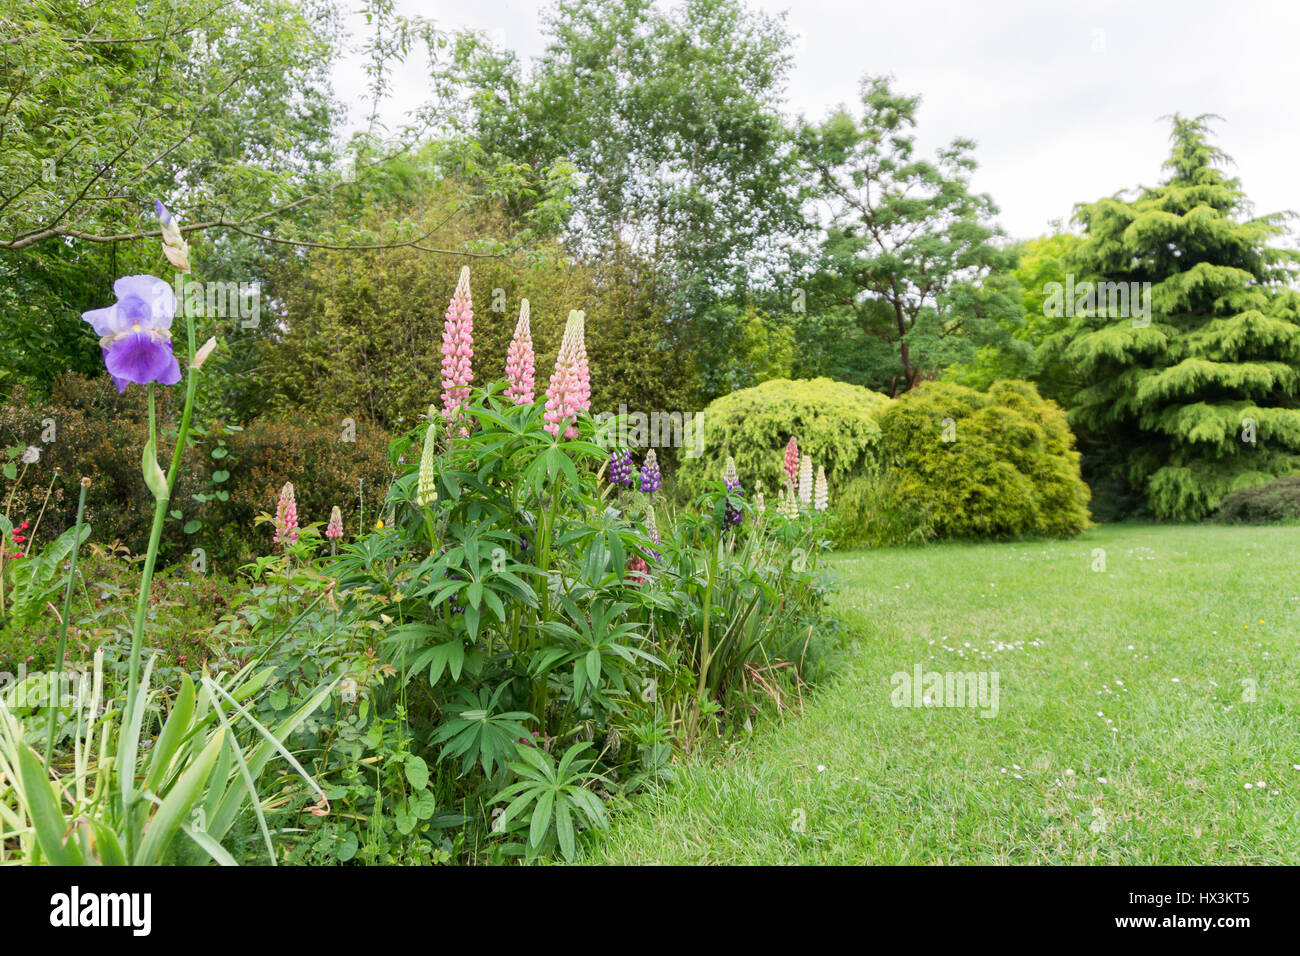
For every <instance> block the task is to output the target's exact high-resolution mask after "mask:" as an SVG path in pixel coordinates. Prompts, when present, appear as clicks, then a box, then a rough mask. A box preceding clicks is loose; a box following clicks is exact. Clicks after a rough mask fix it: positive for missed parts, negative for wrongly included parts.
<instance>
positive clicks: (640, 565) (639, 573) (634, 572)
mask: <svg viewBox="0 0 1300 956" xmlns="http://www.w3.org/2000/svg"><path fill="white" fill-rule="evenodd" d="M649 570H650V566H649V565H648V564H646V563H645V559H644V558H642V557H641V556H640V555H639V554H634V555H633V556H632V558H631V560H629V561H628V563H627V583H628V584H630V585H631V586H632V587H634V588H635V587H640V586H641V585H642V584H644V583H645V582H646V581H648V580H650V575H649V574H647V573H646V572H647V571H649Z"/></svg>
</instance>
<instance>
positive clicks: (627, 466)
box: [608, 448, 632, 485]
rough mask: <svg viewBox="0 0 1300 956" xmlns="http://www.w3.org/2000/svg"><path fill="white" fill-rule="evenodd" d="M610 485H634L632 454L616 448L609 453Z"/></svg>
mask: <svg viewBox="0 0 1300 956" xmlns="http://www.w3.org/2000/svg"><path fill="white" fill-rule="evenodd" d="M608 478H609V483H610V484H611V485H630V484H632V453H631V452H629V451H623V450H621V449H618V448H615V449H614V450H613V451H612V452H610V453H609V472H608Z"/></svg>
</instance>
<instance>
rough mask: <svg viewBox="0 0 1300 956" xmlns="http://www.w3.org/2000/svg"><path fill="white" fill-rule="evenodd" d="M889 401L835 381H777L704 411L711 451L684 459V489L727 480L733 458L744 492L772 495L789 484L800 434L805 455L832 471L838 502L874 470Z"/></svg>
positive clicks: (699, 488) (833, 492)
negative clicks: (791, 447)
mask: <svg viewBox="0 0 1300 956" xmlns="http://www.w3.org/2000/svg"><path fill="white" fill-rule="evenodd" d="M888 403H889V399H888V398H887V397H885V396H884V395H881V394H880V393H879V392H873V391H871V390H870V389H867V388H862V387H861V386H860V385H849V384H847V383H845V382H836V381H832V380H831V379H829V378H814V379H793V380H792V379H788V378H777V379H772V380H770V381H767V382H763V383H762V384H761V385H756V386H755V387H753V388H744V389H741V390H740V391H737V392H732V393H731V394H730V395H724V396H723V397H722V398H719V399H717V400H716V401H714V402H713V403H712V404H710V405H709V406H708V407H707V408H705V410H704V412H703V415H704V448H703V454H702V455H700V457H698V458H689V457H686V456H685V454H684V452H685V451H686V449H683V450H682V452H683V453H682V454H679V459H680V461H681V467H680V468H679V470H678V472H677V482H678V487H679V489H680V491H681V492H682V493H683V494H685V495H687V496H694V495H697V494H699V493H700V492H701V491H702V490H703V489H704V488H705V487H706V482H708V481H716V480H718V479H719V478H721V477H722V468H723V464H724V462H725V461H726V458H727V456H728V455H731V456H732V457H734V458H735V459H736V469H737V471H738V472H739V473H740V480H741V482H742V484H743V485H744V487H745V488H746V489H747V490H748V491H750V492H752V491H753V490H754V489H755V486H756V485H757V484H759V483H761V484H762V486H763V489H764V491H765V492H766V494H767V495H768V496H769V497H772V495H773V492H775V491H776V490H777V489H779V488H780V487H781V486H782V485H783V484H784V483H785V473H784V471H783V470H782V461H783V455H784V453H785V446H786V443H787V442H788V441H789V440H790V436H792V435H793V436H794V437H795V438H796V440H797V441H798V444H799V453H800V454H801V455H811V456H812V458H813V461H814V462H816V463H817V464H818V465H822V466H824V467H825V469H826V480H827V483H828V485H829V486H830V496H831V501H832V502H834V501H835V500H836V498H837V496H838V494H839V492H840V489H842V488H843V487H844V486H845V485H846V484H847V482H848V480H849V479H850V478H851V477H853V476H854V475H859V474H863V473H864V472H866V471H868V470H870V469H871V468H872V467H873V465H874V455H873V449H874V448H875V446H876V443H877V442H878V441H879V438H880V426H879V425H877V424H876V421H875V417H874V416H875V413H876V412H877V411H878V410H879V409H880V408H882V407H883V406H885V405H887V404H888Z"/></svg>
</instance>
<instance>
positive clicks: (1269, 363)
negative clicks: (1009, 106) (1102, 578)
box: [1044, 116, 1300, 521]
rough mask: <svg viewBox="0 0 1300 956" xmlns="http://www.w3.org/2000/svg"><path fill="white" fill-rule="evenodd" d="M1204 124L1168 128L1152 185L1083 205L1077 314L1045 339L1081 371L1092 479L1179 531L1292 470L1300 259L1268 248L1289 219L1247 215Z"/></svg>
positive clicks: (1183, 122) (1074, 411)
mask: <svg viewBox="0 0 1300 956" xmlns="http://www.w3.org/2000/svg"><path fill="white" fill-rule="evenodd" d="M1209 119H1210V117H1208V116H1199V117H1195V118H1185V117H1181V116H1175V117H1174V118H1173V133H1172V137H1171V138H1172V141H1173V152H1172V155H1171V156H1170V158H1169V160H1168V161H1167V162H1166V164H1165V168H1166V169H1167V170H1168V172H1169V176H1168V178H1167V179H1166V180H1165V181H1164V182H1163V183H1162V184H1161V185H1159V186H1156V187H1154V188H1143V189H1142V190H1140V192H1139V194H1138V196H1137V198H1135V199H1132V200H1126V199H1124V198H1122V197H1121V196H1120V195H1117V196H1114V197H1111V198H1107V199H1102V200H1100V201H1098V202H1095V203H1091V204H1088V205H1082V206H1080V207H1078V208H1077V210H1076V220H1077V221H1078V222H1079V223H1080V224H1082V226H1083V227H1084V230H1085V236H1086V238H1085V241H1084V242H1083V243H1081V244H1080V245H1079V247H1078V248H1077V250H1076V252H1075V254H1074V256H1073V257H1072V261H1073V264H1074V271H1075V272H1076V273H1077V276H1071V277H1070V278H1071V279H1072V280H1074V279H1077V280H1078V281H1077V282H1072V283H1071V284H1072V285H1073V289H1070V288H1069V287H1068V286H1067V288H1066V289H1065V290H1063V294H1060V295H1058V296H1057V299H1056V304H1057V305H1061V306H1063V307H1064V308H1065V309H1066V314H1067V315H1070V314H1071V313H1073V314H1072V316H1071V318H1070V319H1069V321H1068V323H1067V325H1066V328H1065V330H1064V331H1063V332H1062V333H1060V334H1059V335H1056V336H1053V337H1052V338H1051V339H1049V340H1048V341H1047V342H1046V343H1045V344H1044V352H1045V355H1046V356H1047V357H1049V358H1057V359H1063V360H1064V361H1065V362H1067V363H1068V364H1069V365H1070V366H1072V367H1073V368H1074V369H1075V371H1076V374H1077V375H1078V376H1079V379H1080V380H1079V382H1078V384H1079V385H1080V386H1081V387H1080V389H1079V391H1078V393H1077V394H1076V395H1075V397H1074V399H1073V401H1072V407H1071V409H1070V418H1071V421H1072V422H1073V423H1074V424H1075V425H1076V427H1078V428H1079V429H1080V430H1081V431H1082V433H1083V435H1082V438H1083V442H1082V444H1083V446H1084V448H1085V449H1091V455H1090V457H1092V458H1093V461H1092V465H1093V467H1092V468H1090V469H1089V477H1090V478H1091V479H1092V480H1093V481H1094V482H1098V481H1099V480H1100V482H1099V483H1101V484H1103V485H1104V484H1105V482H1106V480H1107V477H1112V478H1117V479H1118V480H1119V482H1120V483H1121V484H1122V485H1126V486H1127V490H1128V491H1129V492H1132V493H1134V497H1135V498H1136V499H1137V500H1142V501H1145V504H1146V507H1147V508H1148V509H1149V510H1150V512H1151V513H1153V514H1154V515H1156V516H1157V517H1159V518H1162V519H1170V520H1180V521H1186V520H1196V519H1199V518H1201V517H1203V516H1205V515H1206V514H1207V513H1208V512H1210V511H1211V510H1213V509H1214V508H1215V507H1216V506H1217V505H1218V503H1219V501H1220V500H1221V499H1222V498H1223V496H1224V495H1226V494H1227V493H1228V492H1229V491H1232V490H1234V489H1237V488H1244V487H1250V486H1252V485H1257V484H1262V483H1263V482H1266V481H1269V480H1271V479H1272V478H1273V477H1275V476H1277V475H1281V474H1287V473H1289V472H1291V471H1294V470H1296V468H1297V466H1298V465H1300V458H1298V457H1297V454H1298V453H1300V295H1297V292H1296V291H1295V277H1296V274H1297V268H1298V266H1300V253H1296V252H1293V251H1291V250H1288V249H1283V248H1279V247H1277V246H1276V245H1274V244H1273V243H1275V242H1276V240H1277V239H1278V237H1279V236H1281V235H1282V234H1284V233H1285V231H1286V230H1285V220H1286V218H1287V217H1288V215H1289V214H1274V215H1268V216H1261V217H1252V215H1251V212H1252V210H1251V207H1250V204H1249V202H1248V201H1247V199H1246V196H1245V194H1244V192H1243V191H1242V188H1241V184H1240V181H1239V180H1237V179H1235V178H1231V177H1228V176H1226V175H1225V174H1224V172H1223V171H1222V167H1223V166H1224V165H1225V164H1226V163H1227V162H1229V160H1228V157H1227V156H1226V155H1225V154H1224V153H1223V152H1222V151H1221V150H1219V149H1218V148H1216V147H1215V146H1213V145H1212V144H1211V143H1210V142H1209V140H1208V135H1209V127H1208V120H1209ZM1103 282H1104V283H1107V285H1101V284H1100V283H1103ZM1089 283H1091V284H1089ZM1134 283H1136V285H1134ZM1147 283H1149V285H1146V284H1147ZM1121 284H1123V285H1121ZM1060 291H1062V290H1055V289H1054V290H1053V292H1054V293H1057V292H1060ZM1148 291H1149V294H1150V298H1149V300H1148V299H1147V298H1146V293H1147V292H1148ZM1125 293H1126V294H1127V298H1128V308H1127V309H1125V308H1124V302H1125ZM1048 302H1049V305H1050V304H1051V303H1052V299H1051V297H1049V299H1048ZM1106 471H1110V472H1111V475H1110V476H1107V475H1104V474H1102V473H1103V472H1106ZM1097 491H1098V488H1097V486H1096V485H1094V492H1097Z"/></svg>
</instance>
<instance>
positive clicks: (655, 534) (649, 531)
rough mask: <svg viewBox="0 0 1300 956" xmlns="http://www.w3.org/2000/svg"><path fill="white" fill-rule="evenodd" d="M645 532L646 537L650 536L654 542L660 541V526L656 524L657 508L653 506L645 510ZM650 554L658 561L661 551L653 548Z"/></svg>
mask: <svg viewBox="0 0 1300 956" xmlns="http://www.w3.org/2000/svg"><path fill="white" fill-rule="evenodd" d="M645 533H646V537H648V538H649V539H650V541H651V542H652V543H654V544H658V543H659V528H658V527H657V526H656V524H655V509H654V507H653V506H651V507H649V508H646V510H645ZM650 554H651V556H652V557H653V558H654V560H655V562H656V563H658V561H659V557H660V555H659V552H658V551H656V550H655V549H654V548H651V549H650Z"/></svg>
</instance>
